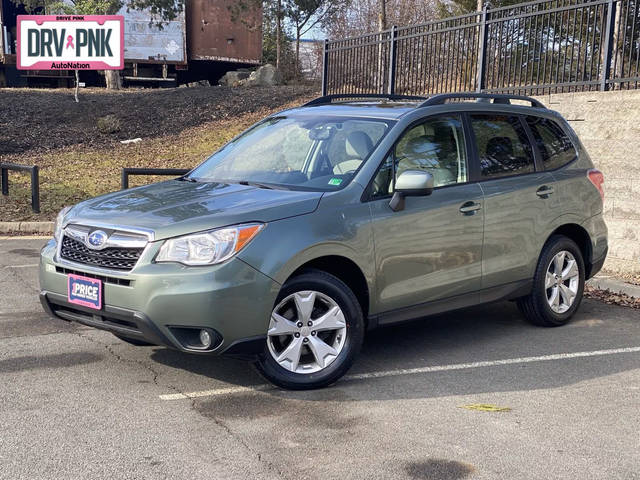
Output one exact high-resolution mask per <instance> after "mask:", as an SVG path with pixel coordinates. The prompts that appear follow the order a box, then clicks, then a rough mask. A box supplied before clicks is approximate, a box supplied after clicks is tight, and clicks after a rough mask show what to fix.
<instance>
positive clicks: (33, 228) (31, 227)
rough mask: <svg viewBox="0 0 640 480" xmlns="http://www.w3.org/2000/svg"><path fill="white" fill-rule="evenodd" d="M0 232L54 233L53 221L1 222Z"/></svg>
mask: <svg viewBox="0 0 640 480" xmlns="http://www.w3.org/2000/svg"><path fill="white" fill-rule="evenodd" d="M0 233H46V234H51V233H53V222H0Z"/></svg>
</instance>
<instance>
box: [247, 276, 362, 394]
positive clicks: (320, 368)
mask: <svg viewBox="0 0 640 480" xmlns="http://www.w3.org/2000/svg"><path fill="white" fill-rule="evenodd" d="M364 330H365V329H364V318H363V315H362V309H361V308H360V304H359V303H358V299H357V298H356V296H355V295H354V293H353V292H352V291H351V289H350V288H349V287H348V286H347V285H346V284H345V283H344V282H342V281H341V280H340V279H338V278H336V277H334V276H333V275H330V274H328V273H326V272H323V271H321V270H307V271H305V272H304V273H302V274H301V275H298V276H296V277H293V278H292V279H290V280H288V281H287V282H286V283H285V284H284V286H283V287H282V289H281V290H280V293H279V294H278V297H277V299H276V304H275V307H274V309H273V312H271V320H270V325H269V332H268V334H267V340H266V342H265V347H264V351H263V352H262V353H261V354H260V356H259V357H258V360H257V362H256V363H255V366H256V368H257V370H258V372H259V373H260V374H261V375H262V376H263V377H264V378H265V379H267V380H268V381H269V382H271V383H273V384H274V385H277V386H278V387H282V388H286V389H289V390H309V389H314V388H322V387H326V386H327V385H330V384H332V383H334V382H336V381H337V380H338V379H339V378H340V377H342V376H343V375H344V374H345V373H346V372H347V370H349V368H350V367H351V365H352V364H353V361H354V360H355V358H356V356H357V355H358V353H359V352H360V347H361V346H362V341H363V338H364Z"/></svg>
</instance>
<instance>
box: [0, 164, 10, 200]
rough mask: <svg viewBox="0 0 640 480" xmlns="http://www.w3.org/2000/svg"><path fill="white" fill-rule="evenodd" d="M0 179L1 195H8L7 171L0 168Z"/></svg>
mask: <svg viewBox="0 0 640 480" xmlns="http://www.w3.org/2000/svg"><path fill="white" fill-rule="evenodd" d="M0 179H1V180H2V194H3V195H9V170H7V169H6V168H0Z"/></svg>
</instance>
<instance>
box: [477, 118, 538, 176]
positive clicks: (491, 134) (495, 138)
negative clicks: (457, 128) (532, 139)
mask: <svg viewBox="0 0 640 480" xmlns="http://www.w3.org/2000/svg"><path fill="white" fill-rule="evenodd" d="M471 125H472V127H473V133H474V135H475V139H476V145H477V147H478V158H479V161H480V176H481V177H482V178H483V179H488V178H499V177H507V176H511V175H521V174H523V173H531V172H534V171H535V163H534V159H533V149H532V147H531V144H530V143H529V139H528V137H527V133H526V131H525V129H524V126H523V125H522V123H521V121H520V117H518V116H516V115H504V114H472V115H471Z"/></svg>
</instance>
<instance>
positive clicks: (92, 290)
mask: <svg viewBox="0 0 640 480" xmlns="http://www.w3.org/2000/svg"><path fill="white" fill-rule="evenodd" d="M67 299H68V300H69V303H74V304H76V305H82V306H83V307H88V308H92V309H94V310H101V309H102V281H101V280H98V279H96V278H89V277H84V276H82V275H75V274H73V273H70V274H69V275H68V288H67Z"/></svg>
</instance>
